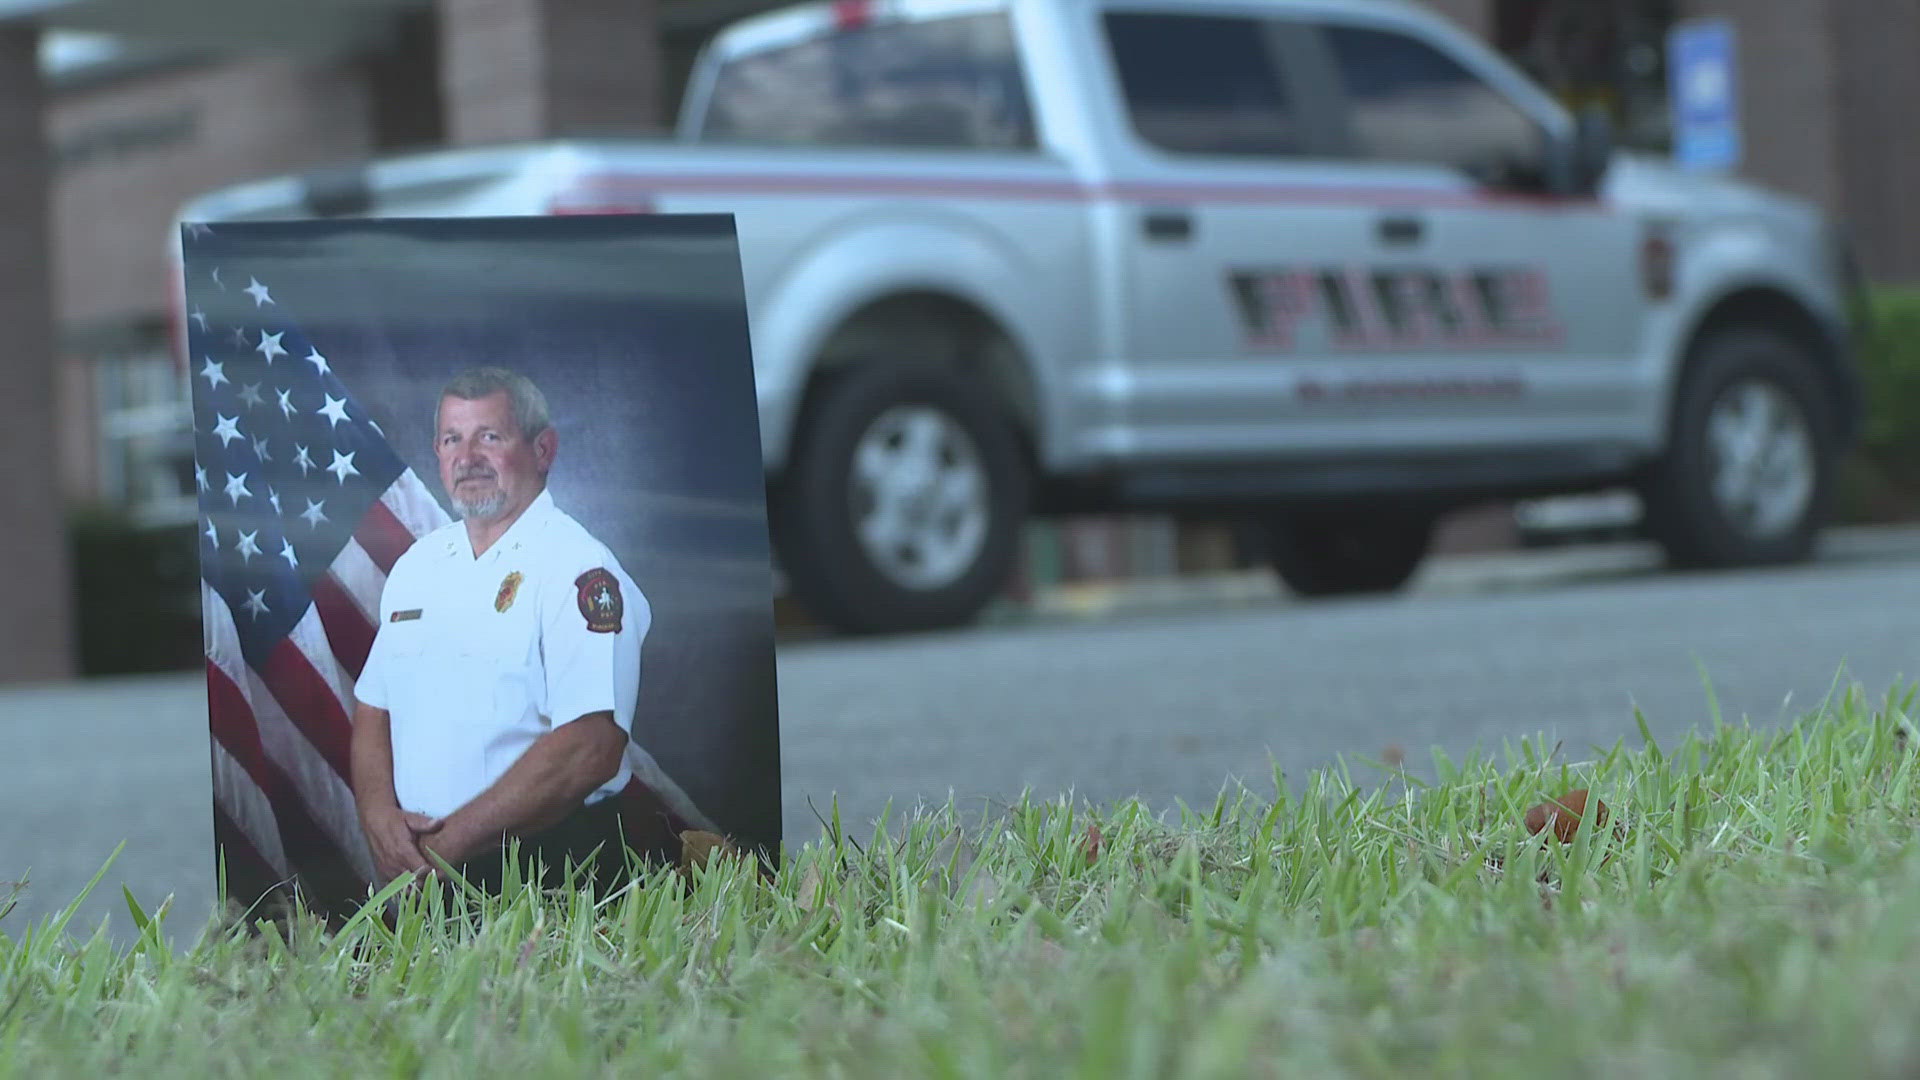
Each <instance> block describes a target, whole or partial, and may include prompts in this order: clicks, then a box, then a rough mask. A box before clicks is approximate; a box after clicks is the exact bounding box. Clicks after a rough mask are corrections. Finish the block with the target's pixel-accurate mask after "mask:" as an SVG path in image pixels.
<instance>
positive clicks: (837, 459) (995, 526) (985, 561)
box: [774, 363, 1029, 634]
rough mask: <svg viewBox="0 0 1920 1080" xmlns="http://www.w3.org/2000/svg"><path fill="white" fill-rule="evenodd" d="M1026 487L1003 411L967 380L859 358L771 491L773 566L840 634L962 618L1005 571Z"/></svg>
mask: <svg viewBox="0 0 1920 1080" xmlns="http://www.w3.org/2000/svg"><path fill="white" fill-rule="evenodd" d="M1028 484H1029V480H1028V478H1027V475H1026V468H1025V464H1024V459H1023V456H1022V454H1021V451H1020V446H1019V441H1018V439H1017V437H1016V435H1015V433H1014V430H1013V428H1012V426H1011V424H1010V423H1009V422H1008V420H1007V418H1006V416H1005V413H1004V411H1003V410H1002V409H1001V408H1000V407H999V406H998V404H997V403H996V402H995V401H994V400H993V398H992V397H991V396H990V395H988V394H987V393H985V392H984V391H982V390H980V389H979V388H977V387H976V386H975V385H974V384H973V383H971V382H969V381H967V380H965V379H963V378H961V377H959V376H958V375H955V374H952V373H950V372H948V371H947V370H945V369H941V368H936V367H931V366H896V365H891V364H883V363H872V364H863V365H859V366H857V367H855V368H853V369H851V370H850V371H848V372H846V373H844V374H838V375H835V376H832V377H831V378H830V380H829V381H828V382H827V383H826V384H825V385H824V386H823V387H822V388H821V389H820V391H819V393H818V395H817V397H816V399H815V401H814V402H813V404H812V407H811V408H810V409H809V412H808V416H807V417H806V419H805V420H804V422H803V430H802V431H801V432H800V434H799V437H798V439H797V441H796V443H795V446H794V452H793V455H792V457H791V460H790V461H789V464H788V468H787V470H786V473H785V475H784V476H783V477H782V479H781V481H780V484H779V486H778V488H777V490H776V492H775V506H774V513H775V534H776V537H777V539H778V541H779V543H780V554H781V562H782V564H783V566H784V568H785V570H786V572H787V577H788V580H789V582H790V585H791V587H792V589H793V591H794V594H795V596H796V597H797V598H798V599H799V600H800V602H801V604H802V605H803V606H804V607H805V608H806V609H807V611H808V613H809V614H811V615H812V616H813V617H814V618H815V619H817V620H818V621H820V622H821V623H823V624H824V625H825V626H826V627H827V628H828V629H831V630H834V631H836V632H839V633H845V634H875V633H897V632H904V631H912V630H931V629H937V628H942V627H951V626H957V625H962V624H964V623H967V622H969V621H971V620H972V619H973V618H974V617H975V616H977V615H978V614H979V612H980V610H981V609H982V608H983V607H985V606H986V605H987V604H988V603H989V602H991V601H992V600H993V599H994V597H995V596H996V595H998V593H999V591H1000V589H1001V588H1002V587H1003V586H1004V585H1005V583H1006V582H1007V580H1008V577H1009V574H1010V572H1011V569H1012V566H1013V560H1014V558H1015V556H1016V554H1017V552H1018V548H1019V538H1020V529H1021V526H1022V524H1023V523H1024V521H1025V520H1026V512H1027V500H1028Z"/></svg>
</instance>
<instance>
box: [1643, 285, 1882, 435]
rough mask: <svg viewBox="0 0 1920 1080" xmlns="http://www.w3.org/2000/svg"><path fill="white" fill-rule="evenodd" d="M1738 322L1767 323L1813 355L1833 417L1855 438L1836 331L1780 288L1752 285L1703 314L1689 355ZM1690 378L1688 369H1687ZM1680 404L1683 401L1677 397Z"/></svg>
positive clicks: (1849, 386)
mask: <svg viewBox="0 0 1920 1080" xmlns="http://www.w3.org/2000/svg"><path fill="white" fill-rule="evenodd" d="M1732 326H1765V327H1770V328H1772V329H1775V330H1778V331H1780V332H1782V333H1784V334H1787V335H1788V336H1789V337H1791V338H1793V339H1794V341H1796V342H1797V343H1799V344H1800V345H1801V347H1803V348H1804V349H1806V351H1807V355H1808V356H1809V357H1812V358H1813V360H1814V364H1815V373H1816V374H1817V375H1818V376H1819V377H1820V381H1821V383H1822V385H1823V387H1824V388H1825V389H1826V390H1827V392H1828V394H1829V395H1830V398H1829V401H1830V403H1831V404H1832V406H1833V408H1834V415H1833V417H1832V419H1833V421H1834V422H1835V424H1836V425H1837V427H1838V430H1839V433H1840V434H1841V435H1842V437H1843V438H1844V437H1849V436H1850V434H1851V432H1852V431H1853V430H1854V429H1855V425H1857V423H1858V416H1857V409H1858V403H1857V401H1856V395H1855V393H1854V391H1853V389H1852V384H1851V382H1850V381H1849V379H1848V378H1847V373H1846V371H1845V370H1844V368H1843V366H1842V365H1843V364H1845V362H1846V358H1845V356H1844V355H1843V354H1842V352H1841V350H1840V348H1839V345H1838V343H1837V342H1836V340H1835V339H1834V336H1833V333H1832V331H1831V330H1829V329H1828V328H1827V327H1826V326H1824V325H1823V324H1822V323H1821V321H1820V319H1819V318H1818V317H1816V316H1815V315H1814V314H1813V313H1812V312H1811V311H1809V310H1807V308H1806V307H1805V305H1803V304H1801V303H1800V302H1799V301H1798V300H1796V299H1794V298H1793V297H1792V296H1789V295H1788V294H1786V293H1784V292H1781V291H1780V290H1778V289H1773V288H1769V287H1766V286H1751V287H1748V288H1744V289H1740V290H1737V291H1735V292H1731V293H1728V294H1727V295H1726V296H1723V297H1721V298H1720V299H1719V300H1718V301H1717V302H1716V303H1715V304H1714V305H1713V307H1711V308H1710V309H1708V311H1707V313H1706V314H1705V315H1704V316H1702V317H1701V319H1700V322H1699V324H1698V325H1697V326H1695V327H1694V329H1693V333H1692V335H1691V336H1690V337H1689V338H1688V340H1687V351H1686V356H1687V357H1688V359H1689V362H1690V361H1691V359H1692V357H1693V356H1694V355H1695V354H1696V353H1697V351H1698V349H1699V347H1700V345H1701V344H1702V343H1703V342H1705V341H1706V340H1707V339H1708V338H1710V337H1711V336H1712V335H1713V334H1714V333H1716V332H1718V331H1720V330H1723V329H1726V328H1728V327H1732ZM1682 377H1683V378H1684V377H1685V371H1684V370H1683V372H1682ZM1675 405H1676V407H1677V405H1678V402H1677V400H1676V402H1675Z"/></svg>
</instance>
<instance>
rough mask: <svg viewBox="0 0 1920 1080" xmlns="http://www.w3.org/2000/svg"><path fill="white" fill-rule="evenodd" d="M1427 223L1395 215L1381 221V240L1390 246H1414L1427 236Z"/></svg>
mask: <svg viewBox="0 0 1920 1080" xmlns="http://www.w3.org/2000/svg"><path fill="white" fill-rule="evenodd" d="M1426 231H1427V225H1426V222H1424V221H1421V220H1420V219H1419V218H1417V217H1407V216H1404V215H1400V214H1395V215H1392V216H1390V217H1383V218H1381V219H1380V239H1381V240H1382V241H1384V242H1385V243H1389V244H1414V243H1418V242H1419V241H1420V238H1421V237H1422V236H1423V235H1425V234H1426Z"/></svg>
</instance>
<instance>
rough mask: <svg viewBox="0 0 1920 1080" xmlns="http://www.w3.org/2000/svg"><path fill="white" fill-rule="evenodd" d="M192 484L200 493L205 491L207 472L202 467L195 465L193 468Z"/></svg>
mask: <svg viewBox="0 0 1920 1080" xmlns="http://www.w3.org/2000/svg"><path fill="white" fill-rule="evenodd" d="M193 483H194V486H195V487H198V488H199V489H200V490H201V491H205V490H207V470H206V467H205V466H204V465H195V466H194V467H193Z"/></svg>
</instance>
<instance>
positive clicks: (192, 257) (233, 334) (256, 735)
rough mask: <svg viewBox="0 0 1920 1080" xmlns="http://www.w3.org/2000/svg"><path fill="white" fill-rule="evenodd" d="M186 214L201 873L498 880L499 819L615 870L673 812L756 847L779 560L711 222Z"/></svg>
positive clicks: (770, 835)
mask: <svg viewBox="0 0 1920 1080" xmlns="http://www.w3.org/2000/svg"><path fill="white" fill-rule="evenodd" d="M179 243H180V245H181V247H180V256H181V268H182V273H183V277H184V283H185V284H184V290H183V293H182V296H181V300H182V303H183V308H182V313H181V314H182V319H183V331H184V333H183V337H184V345H185V348H186V350H187V353H186V355H187V357H188V358H189V368H190V374H191V377H192V379H193V412H194V436H195V474H196V483H197V487H198V499H199V506H200V513H201V521H200V539H199V549H200V564H201V568H202V608H203V618H204V637H205V648H206V663H207V691H208V716H209V725H210V734H211V741H210V751H211V761H212V780H213V796H214V798H213V803H214V805H213V815H214V836H215V841H216V847H217V849H218V851H217V858H218V862H217V864H216V865H217V866H218V867H219V868H220V870H221V872H222V873H223V874H224V880H225V883H226V885H225V897H224V899H225V900H226V901H227V902H228V903H229V904H230V905H233V904H237V905H239V906H241V907H243V908H244V907H248V906H251V905H255V904H256V903H258V902H259V901H261V899H262V898H263V897H268V896H269V895H272V896H275V897H280V898H282V899H283V901H284V898H286V897H289V896H291V895H295V894H297V895H298V896H299V898H300V901H301V902H302V903H304V904H305V905H306V906H307V907H308V908H309V909H310V910H314V911H318V912H322V913H331V914H338V913H341V912H345V913H351V912H352V911H353V910H356V909H357V908H358V907H360V906H361V905H363V904H364V903H365V902H366V901H367V899H368V897H369V896H370V895H371V894H372V893H373V892H375V891H377V890H378V889H380V888H382V887H384V886H386V885H388V884H389V883H392V882H394V881H396V880H397V879H399V878H401V877H404V876H407V875H412V876H413V878H414V879H415V880H419V881H423V882H424V881H428V880H431V879H435V878H437V879H438V880H440V881H442V882H455V881H456V880H464V881H466V882H467V883H468V884H470V885H473V886H476V887H478V888H482V889H497V888H499V887H500V886H501V885H502V883H504V882H506V881H508V880H511V879H513V875H511V874H510V873H509V870H510V866H509V864H510V862H511V860H510V858H509V855H508V850H509V847H510V846H511V847H512V848H513V849H514V850H516V851H517V852H518V853H519V855H520V862H519V864H518V866H517V870H518V879H521V880H526V879H529V878H532V879H533V880H538V881H540V882H542V883H543V884H544V885H546V886H549V887H562V886H563V885H567V884H572V885H573V886H574V887H589V886H590V887H592V888H595V889H597V890H599V892H600V894H601V895H605V894H606V893H607V892H610V891H612V890H613V889H614V888H617V887H618V886H620V885H622V884H624V883H626V882H627V881H630V880H631V879H632V876H633V875H632V870H633V868H635V867H641V868H644V867H645V866H648V865H659V864H661V863H667V862H672V861H676V860H677V859H678V858H679V856H680V854H681V847H682V844H683V842H684V841H683V834H687V833H693V832H698V833H712V834H717V835H719V836H720V837H723V838H724V839H726V840H727V841H728V842H730V843H731V844H733V845H735V846H736V847H737V848H739V849H740V850H742V851H745V852H749V853H752V854H754V855H755V856H757V857H759V858H761V859H763V860H766V861H767V864H768V865H771V864H772V861H773V860H774V859H776V858H777V855H778V851H779V843H780V837H781V833H782V822H781V802H780V755H779V715H778V711H779V710H778V700H777V688H776V679H775V668H774V637H773V632H774V623H773V595H774V591H773V590H774V571H773V564H772V557H771V551H770V546H769V540H768V532H767V521H766V509H765V496H764V490H765V489H764V479H763V473H762V466H761V453H760V440H759V432H758V414H757V410H756V406H755V398H754V385H753V369H752V357H751V351H750V345H749V340H748V329H747V314H746V302H745V296H744V289H743V285H742V281H741V271H740V260H739V254H738V248H737V245H736V239H735V234H734V227H733V221H732V218H731V217H730V216H724V215H722V216H709V215H680V216H674V215H660V216H639V215H634V216H626V215H608V216H596V217H553V218H500V219H445V220H441V219H434V220H412V219H407V220H381V219H368V220H340V221H260V222H241V223H232V224H222V225H214V226H207V225H200V224H196V223H192V222H188V223H186V224H185V225H183V227H182V228H181V230H180V235H179ZM569 865H571V866H573V867H574V868H575V872H574V873H573V874H572V876H571V877H570V878H569V877H566V876H563V875H564V874H565V872H566V869H567V867H568V866H569ZM448 870H453V871H456V872H457V874H458V879H455V878H454V877H453V876H452V875H451V874H449V873H448ZM539 870H544V872H545V877H543V878H533V875H534V874H535V872H536V871H539Z"/></svg>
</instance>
